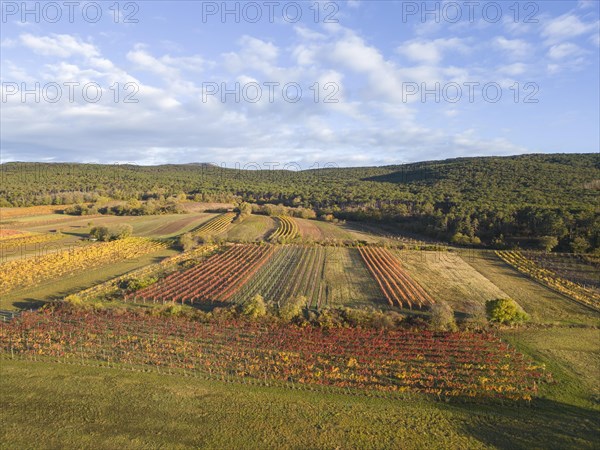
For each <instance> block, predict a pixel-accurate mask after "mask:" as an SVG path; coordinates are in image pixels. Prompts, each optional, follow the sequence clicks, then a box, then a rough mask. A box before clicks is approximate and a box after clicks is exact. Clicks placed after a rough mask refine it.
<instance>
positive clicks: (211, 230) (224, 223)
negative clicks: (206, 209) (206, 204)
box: [194, 213, 235, 236]
mask: <svg viewBox="0 0 600 450" xmlns="http://www.w3.org/2000/svg"><path fill="white" fill-rule="evenodd" d="M234 217H235V213H225V214H221V215H220V216H217V217H215V218H214V219H211V220H209V221H208V222H206V223H205V224H203V225H201V226H200V228H198V229H196V230H195V231H194V233H195V234H197V235H199V236H201V235H208V234H219V233H222V232H223V231H225V230H226V229H227V227H229V225H231V221H232V220H233V219H234Z"/></svg>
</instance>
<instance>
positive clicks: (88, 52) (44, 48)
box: [19, 33, 99, 58]
mask: <svg viewBox="0 0 600 450" xmlns="http://www.w3.org/2000/svg"><path fill="white" fill-rule="evenodd" d="M19 40H20V41H21V44H22V45H24V46H25V47H27V48H29V49H30V50H32V51H34V52H35V53H37V54H39V55H44V56H58V57H60V58H68V57H70V56H83V57H86V58H89V57H94V56H98V55H99V52H98V49H97V48H96V47H95V46H94V45H92V44H88V43H87V42H83V41H81V40H80V39H78V38H76V37H74V36H71V35H68V34H52V35H51V36H34V35H32V34H29V33H26V34H22V35H20V36H19Z"/></svg>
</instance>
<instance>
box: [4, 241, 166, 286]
mask: <svg viewBox="0 0 600 450" xmlns="http://www.w3.org/2000/svg"><path fill="white" fill-rule="evenodd" d="M164 247H165V244H163V243H159V242H156V241H152V240H150V239H144V238H126V239H120V240H117V241H112V242H105V243H100V244H94V245H89V246H85V247H73V248H71V249H69V250H64V251H61V252H56V253H51V254H47V255H44V256H38V257H32V258H28V259H25V260H13V261H8V262H5V263H2V264H0V291H2V293H7V292H9V291H11V290H14V289H16V288H24V287H29V286H34V285H36V284H38V283H40V282H43V281H46V280H51V279H55V278H58V277H65V276H68V275H72V274H76V273H80V272H81V271H83V270H87V269H91V268H96V267H100V266H104V265H107V264H111V263H114V262H117V261H121V260H124V259H132V258H137V257H139V256H142V255H145V254H148V253H153V252H156V251H158V250H160V249H162V248H164Z"/></svg>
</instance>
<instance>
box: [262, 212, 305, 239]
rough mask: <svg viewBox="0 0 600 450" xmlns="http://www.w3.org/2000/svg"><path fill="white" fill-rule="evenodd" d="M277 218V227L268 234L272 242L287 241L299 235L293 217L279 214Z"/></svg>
mask: <svg viewBox="0 0 600 450" xmlns="http://www.w3.org/2000/svg"><path fill="white" fill-rule="evenodd" d="M276 220H277V229H276V230H275V231H274V232H273V234H271V236H269V240H271V241H273V242H279V241H281V242H289V241H292V240H294V239H296V238H297V237H298V236H299V234H300V233H299V230H298V224H297V222H296V219H294V218H293V217H287V216H279V217H277V218H276Z"/></svg>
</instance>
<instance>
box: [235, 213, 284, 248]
mask: <svg viewBox="0 0 600 450" xmlns="http://www.w3.org/2000/svg"><path fill="white" fill-rule="evenodd" d="M276 228H277V224H276V223H275V220H274V219H273V218H272V217H268V216H259V215H254V214H253V215H251V216H250V217H247V218H246V219H245V220H244V221H243V222H241V223H236V224H234V225H233V226H232V228H231V229H229V230H228V231H227V233H226V239H227V240H229V241H240V242H250V241H264V240H266V239H267V238H268V237H269V235H270V234H271V233H272V232H273V231H274V230H275V229H276Z"/></svg>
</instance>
